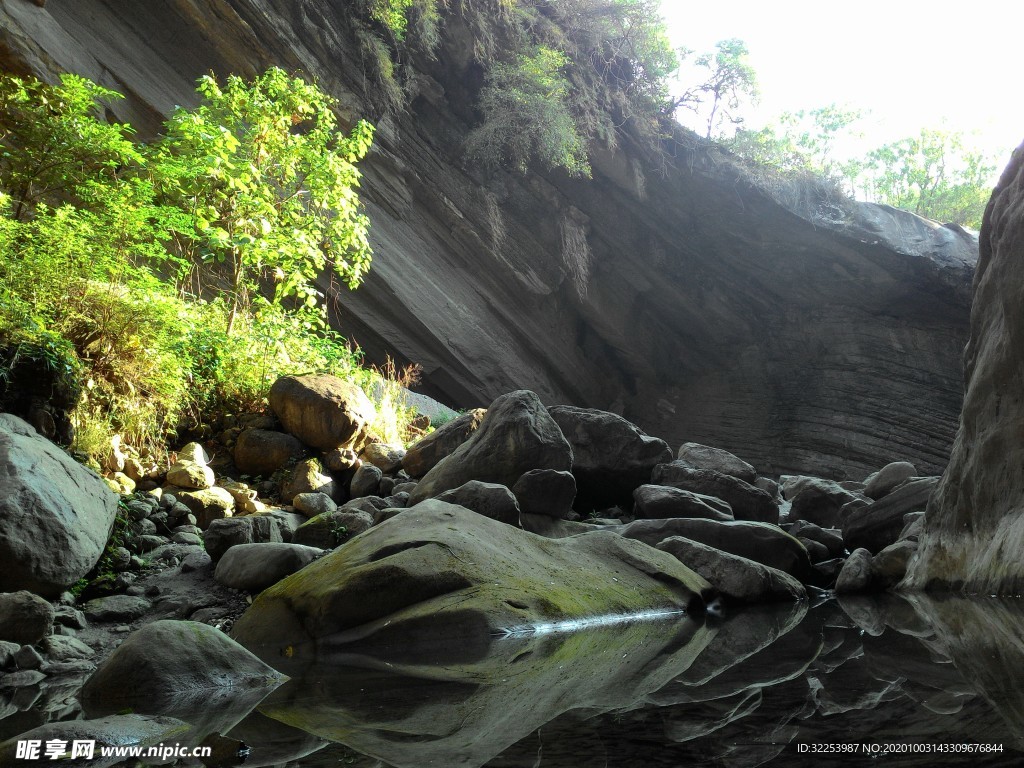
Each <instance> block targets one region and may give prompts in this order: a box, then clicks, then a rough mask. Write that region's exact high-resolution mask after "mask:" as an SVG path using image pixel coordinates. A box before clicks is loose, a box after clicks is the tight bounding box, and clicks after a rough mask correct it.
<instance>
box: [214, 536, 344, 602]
mask: <svg viewBox="0 0 1024 768" xmlns="http://www.w3.org/2000/svg"><path fill="white" fill-rule="evenodd" d="M323 553H324V550H322V549H317V548H316V547H304V546H302V545H301V544H283V543H277V544H239V545H238V546H235V547H231V548H230V549H229V550H228V551H227V552H225V553H224V556H223V557H222V558H221V559H220V562H218V563H217V569H216V570H215V571H214V573H213V578H214V579H216V580H217V582H218V583H220V584H223V585H224V586H225V587H231V588H232V589H244V590H246V591H248V592H261V591H262V590H264V589H266V588H267V587H269V586H270V585H271V584H276V583H277V582H279V581H280V580H281V579H283V578H284V577H285V576H290V575H291V574H293V573H295V572H296V571H298V570H301V569H302V568H305V567H306V566H307V565H309V564H310V563H312V562H313V561H314V560H316V559H317V558H318V557H320V555H322V554H323Z"/></svg>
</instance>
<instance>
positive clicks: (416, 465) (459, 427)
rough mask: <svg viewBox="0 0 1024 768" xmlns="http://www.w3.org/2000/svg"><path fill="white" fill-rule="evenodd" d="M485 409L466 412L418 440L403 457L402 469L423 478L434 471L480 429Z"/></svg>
mask: <svg viewBox="0 0 1024 768" xmlns="http://www.w3.org/2000/svg"><path fill="white" fill-rule="evenodd" d="M485 413H487V411H486V409H484V408H477V409H475V410H472V411H466V412H465V413H463V414H462V415H460V416H458V417H456V418H454V419H452V420H451V421H449V422H448V423H447V424H442V425H441V426H440V427H438V428H437V429H435V430H434V431H433V432H431V433H430V434H429V435H427V436H426V437H424V438H423V439H422V440H418V441H417V442H416V443H415V444H414V445H412V446H411V447H410V448H409V450H407V451H406V453H405V456H404V457H402V468H403V469H404V470H405V471H406V472H408V473H409V475H410V477H423V476H424V475H425V474H427V472H429V471H430V470H432V469H433V468H434V467H435V466H436V465H437V463H438V462H439V461H441V459H443V458H444V457H445V456H448V455H449V454H450V453H452V451H454V450H455V449H456V448H458V447H459V446H460V445H462V444H463V443H464V442H466V441H467V440H468V439H469V438H470V436H471V435H472V434H473V433H474V432H476V430H477V429H478V428H479V427H480V422H481V421H483V418H484V414H485Z"/></svg>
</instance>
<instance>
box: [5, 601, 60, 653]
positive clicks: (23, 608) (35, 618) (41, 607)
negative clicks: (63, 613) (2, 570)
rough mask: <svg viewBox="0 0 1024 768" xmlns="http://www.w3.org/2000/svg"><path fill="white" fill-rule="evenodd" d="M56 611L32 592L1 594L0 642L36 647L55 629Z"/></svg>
mask: <svg viewBox="0 0 1024 768" xmlns="http://www.w3.org/2000/svg"><path fill="white" fill-rule="evenodd" d="M53 620H54V609H53V606H52V605H50V603H48V602H47V601H46V600H43V598H41V597H39V596H38V595H36V594H33V593H32V592H28V591H26V590H21V591H19V592H6V593H3V594H0V640H7V641H9V642H12V643H18V645H35V644H36V643H38V642H39V641H40V640H42V639H43V638H44V637H46V636H47V635H48V634H50V631H51V630H52V628H53Z"/></svg>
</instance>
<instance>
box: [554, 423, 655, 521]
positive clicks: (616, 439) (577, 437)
mask: <svg viewBox="0 0 1024 768" xmlns="http://www.w3.org/2000/svg"><path fill="white" fill-rule="evenodd" d="M548 413H550V414H551V418H552V419H554V420H555V423H556V424H558V426H559V428H560V429H561V430H562V434H564V435H565V439H566V440H568V441H569V445H571V446H572V456H573V462H572V474H573V477H575V478H576V505H575V506H576V509H577V510H582V511H589V510H592V509H606V508H607V507H611V506H615V505H619V506H621V507H622V508H623V509H628V508H629V506H630V505H631V504H632V503H633V491H634V490H636V489H637V488H638V487H640V486H641V485H643V484H644V483H649V482H651V472H652V471H653V469H654V467H655V466H657V465H658V464H661V463H662V462H665V461H671V459H672V450H671V449H670V448H669V447H668V443H666V442H665V441H664V440H661V439H659V438H657V437H651V436H650V435H648V434H646V433H645V432H644V431H643V430H642V429H640V428H639V427H638V426H636V425H635V424H632V423H630V422H628V421H626V419H624V418H622V417H621V416H618V415H616V414H614V413H609V412H608V411H599V410H596V409H593V408H576V407H573V406H571V405H554V406H551V407H550V408H548Z"/></svg>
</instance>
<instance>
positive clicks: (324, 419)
mask: <svg viewBox="0 0 1024 768" xmlns="http://www.w3.org/2000/svg"><path fill="white" fill-rule="evenodd" d="M270 408H271V409H272V410H273V411H274V414H275V415H276V416H277V418H278V419H280V421H281V424H282V425H283V426H284V428H285V430H286V431H287V432H289V433H290V434H292V435H294V436H295V437H297V438H298V439H299V440H301V441H302V442H303V443H305V444H306V445H308V446H311V447H313V448H319V449H320V450H322V451H330V450H332V449H334V448H337V447H339V446H342V445H349V446H351V445H354V444H356V443H358V442H359V441H360V440H361V439H362V438H363V437H364V436H365V432H366V426H367V424H368V423H369V422H370V421H371V420H372V419H373V416H374V410H375V409H374V407H373V403H372V402H370V398H368V397H367V396H366V394H365V393H364V392H363V390H361V389H360V388H359V387H357V386H356V385H355V384H352V383H350V382H347V381H345V380H344V379H339V378H338V377H337V376H331V375H329V374H311V375H308V376H282V377H281V378H280V379H278V380H277V381H275V382H274V385H273V386H272V387H271V388H270Z"/></svg>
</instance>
